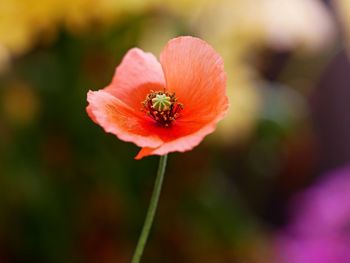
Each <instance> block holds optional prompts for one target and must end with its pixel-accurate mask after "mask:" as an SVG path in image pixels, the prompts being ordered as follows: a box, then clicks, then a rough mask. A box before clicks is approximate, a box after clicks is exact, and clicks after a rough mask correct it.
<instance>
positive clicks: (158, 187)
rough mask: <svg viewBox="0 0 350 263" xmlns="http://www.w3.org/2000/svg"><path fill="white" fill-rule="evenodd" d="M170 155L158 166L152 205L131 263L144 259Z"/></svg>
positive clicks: (163, 158) (161, 159)
mask: <svg viewBox="0 0 350 263" xmlns="http://www.w3.org/2000/svg"><path fill="white" fill-rule="evenodd" d="M167 158H168V155H163V156H161V157H160V160H159V166H158V172H157V177H156V181H155V183H154V188H153V193H152V196H151V201H150V205H149V207H148V211H147V215H146V219H145V223H144V224H143V228H142V232H141V235H140V237H139V241H138V242H137V246H136V249H135V252H134V255H133V257H132V261H131V263H139V262H140V260H141V257H142V253H143V250H144V248H145V245H146V242H147V239H148V235H149V232H150V230H151V227H152V223H153V219H154V215H155V213H156V210H157V206H158V201H159V196H160V192H161V189H162V183H163V179H164V173H165V167H166V162H167Z"/></svg>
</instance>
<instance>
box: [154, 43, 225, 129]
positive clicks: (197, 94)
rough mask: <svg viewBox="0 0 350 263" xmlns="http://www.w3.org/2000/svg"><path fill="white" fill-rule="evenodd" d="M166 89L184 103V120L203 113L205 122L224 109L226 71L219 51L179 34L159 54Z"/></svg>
mask: <svg viewBox="0 0 350 263" xmlns="http://www.w3.org/2000/svg"><path fill="white" fill-rule="evenodd" d="M160 63H161V64H162V67H163V71H164V75H165V79H166V85H167V89H168V90H169V91H170V92H175V93H176V96H177V98H178V101H179V102H181V103H183V104H184V110H183V112H182V113H183V114H182V115H183V116H186V119H187V120H190V119H194V120H195V119H197V116H205V117H206V119H207V122H210V121H212V120H214V119H215V118H216V116H217V115H218V114H220V113H221V112H222V111H224V110H225V109H226V108H227V97H226V74H225V72H224V64H223V61H222V59H221V57H220V55H219V54H218V53H216V51H215V50H214V49H213V48H212V47H211V46H209V44H207V43H206V42H204V41H203V40H201V39H199V38H194V37H189V36H188V37H178V38H175V39H172V40H171V41H169V42H168V44H167V45H166V46H165V48H164V50H163V51H162V53H161V56H160Z"/></svg>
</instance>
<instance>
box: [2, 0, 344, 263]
mask: <svg viewBox="0 0 350 263" xmlns="http://www.w3.org/2000/svg"><path fill="white" fill-rule="evenodd" d="M349 17H350V3H349V1H347V0H333V1H327V3H326V2H322V1H318V0H261V1H255V0H219V1H214V0H206V1H201V0H192V1H185V0H179V1H175V0H171V1H167V2H164V1H160V0H147V1H141V0H132V1H128V0H125V1H124V0H120V1H112V0H100V1H94V0H71V1H67V0H47V1H39V0H2V1H1V2H0V262H1V263H22V262H23V263H24V262H26V263H27V262H35V263H40V262H50V263H51V262H52V263H55V262H57V263H61V262H67V263H69V262H72V263H79V262H84V263H111V262H114V263H115V262H118V263H123V262H129V261H130V257H131V255H132V252H133V249H134V246H135V244H136V241H137V238H138V235H139V232H140V229H141V226H142V223H143V220H144V216H145V212H146V209H147V207H148V202H149V197H150V193H151V190H152V186H153V181H154V178H155V173H156V169H157V162H158V158H157V157H149V158H145V159H143V160H141V161H135V160H134V156H135V155H136V153H137V151H138V148H137V147H136V146H134V145H132V144H129V143H125V142H122V141H119V140H118V139H117V138H116V137H115V136H113V135H111V134H106V133H105V132H104V131H103V130H102V129H101V128H100V127H99V126H97V125H95V124H94V123H93V122H92V121H91V120H90V119H89V117H88V116H87V114H86V111H85V107H86V105H87V102H86V94H87V92H88V90H98V89H101V88H103V87H105V86H106V85H107V84H108V83H109V82H110V80H111V79H112V76H113V73H114V70H115V67H116V66H117V65H118V64H119V63H120V61H121V59H122V57H123V55H124V54H125V53H126V52H127V50H128V49H130V48H132V47H135V46H137V47H140V48H142V49H144V50H145V51H149V52H153V53H154V54H156V55H157V56H158V55H159V53H160V52H161V49H162V47H163V46H164V45H165V43H166V42H167V41H168V40H169V39H171V38H174V37H176V36H179V35H193V36H197V37H201V38H203V39H204V40H205V41H207V42H208V43H210V44H211V45H212V46H213V47H214V48H215V49H216V50H217V51H218V52H219V53H220V54H221V55H222V57H223V59H224V61H225V69H226V72H227V75H228V94H229V98H230V113H229V114H228V116H227V117H226V118H225V119H224V120H223V121H222V122H221V123H220V125H219V126H218V127H217V130H216V131H215V133H214V134H212V135H210V136H208V137H207V138H206V139H205V140H204V142H202V143H201V145H199V146H198V147H197V148H195V149H194V150H193V151H191V152H187V153H181V154H180V153H174V154H171V155H170V158H169V163H168V169H167V172H166V179H165V185H164V189H163V193H162V197H161V201H160V207H159V210H158V213H157V217H156V221H155V225H154V228H153V231H152V234H151V238H150V240H149V243H148V245H147V248H146V251H145V255H144V258H143V262H145V263H147V262H152V263H157V262H165V263H173V262H174V263H175V262H176V263H179V262H183V263H186V262H193V263H196V262H198V263H236V262H238V263H265V262H266V263H270V262H276V263H304V262H305V263H306V262H308V263H314V262H317V263H323V262H324V263H326V262H327V263H328V262H330V263H331V262H335V263H347V262H350V255H349V253H347V252H344V251H343V250H342V249H340V248H339V247H341V248H342V247H344V246H345V247H350V234H349V232H348V231H347V232H345V233H347V234H345V235H344V236H343V235H342V236H341V238H338V235H336V237H337V238H335V239H336V241H337V242H335V241H334V238H333V237H334V235H335V234H333V230H334V229H337V233H338V232H339V229H343V228H342V227H346V223H344V222H350V205H349V204H350V196H348V195H346V194H345V193H347V192H349V193H350V184H349V183H348V182H350V170H349V169H347V170H346V169H345V170H342V172H340V173H341V174H342V178H343V179H337V180H338V181H339V180H340V181H341V180H343V181H341V182H340V183H339V182H338V184H337V187H336V188H337V189H338V187H339V188H340V189H342V191H341V193H344V194H343V195H341V196H339V197H337V198H338V199H336V198H334V200H333V199H332V198H329V197H330V196H333V190H332V189H333V188H332V187H333V186H332V185H333V184H335V183H332V178H333V177H334V178H338V177H339V176H338V175H337V173H336V172H332V171H333V170H337V171H338V170H339V169H341V167H344V166H346V165H347V164H348V163H349V162H350V140H349V134H350V115H349V112H350V64H349V54H350V53H349V52H350V42H349V41H348V40H349V37H350V19H349ZM320 181H321V182H323V183H319V182H320ZM328 184H329V185H331V186H327V185H328ZM325 185H326V186H325ZM348 185H349V186H348ZM346 187H348V188H346ZM318 189H322V192H323V193H324V195H325V196H319V193H318V191H321V190H318ZM329 189H331V190H329ZM335 192H337V191H335ZM301 194H302V195H303V198H298V196H300V195H301ZM304 203H306V204H309V203H310V204H309V205H310V206H311V207H318V205H319V206H320V207H322V208H324V210H325V212H324V211H323V210H322V211H321V210H320V211H318V210H317V211H312V209H308V206H307V205H305V207H306V208H305V209H304V210H307V211H309V210H310V211H311V212H313V213H314V215H313V216H310V218H311V217H312V220H314V221H313V222H314V223H315V224H316V222H317V221H318V220H319V221H320V222H321V223H324V222H326V223H327V224H328V222H330V221H331V222H332V227H330V229H332V231H329V232H327V231H325V233H323V232H322V231H323V230H319V231H318V232H317V233H316V234H315V233H314V232H312V233H309V232H308V231H299V225H298V224H299V221H303V220H304V218H307V219H309V217H308V216H305V213H306V212H305V211H304V210H303V209H302V208H300V209H299V208H298V207H299V204H300V207H303V206H302V204H304ZM339 203H340V205H343V206H342V207H339V208H338V209H337V210H335V209H334V206H335V204H338V205H339ZM348 207H349V208H348ZM328 208H329V209H328ZM332 209H333V210H332ZM327 211H329V212H327ZM339 211H345V212H339ZM311 212H310V213H311ZM338 213H339V214H340V213H341V216H340V215H339V218H342V220H335V219H334V220H333V218H338V216H337V215H338ZM323 218H327V219H329V221H327V220H324V221H322V220H323ZM305 220H306V219H305ZM312 220H311V221H312ZM296 221H297V223H296ZM305 222H306V221H305ZM321 223H320V227H319V229H325V228H324V227H322V225H321ZM326 223H324V224H326ZM295 224H297V225H298V227H294V225H295ZM329 224H330V223H329ZM347 224H348V223H347ZM305 225H306V224H305ZM333 225H334V226H333ZM347 226H348V225H347ZM310 228H312V223H311V224H310ZM296 229H298V230H296ZM327 229H328V228H327ZM301 233H302V234H301ZM342 233H344V231H343V232H342ZM311 236H312V238H311ZM330 237H331V238H330ZM339 240H341V242H339ZM305 242H307V244H308V245H304V244H306V243H305ZM309 245H310V246H309ZM315 247H317V249H314V248H315ZM323 248H327V249H326V250H325V249H323ZM325 251H326V252H327V256H324V255H323V253H325ZM345 251H346V250H345ZM280 254H283V255H285V257H279V255H280Z"/></svg>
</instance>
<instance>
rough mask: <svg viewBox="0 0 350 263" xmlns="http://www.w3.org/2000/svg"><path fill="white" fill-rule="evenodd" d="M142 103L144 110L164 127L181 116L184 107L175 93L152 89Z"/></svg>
mask: <svg viewBox="0 0 350 263" xmlns="http://www.w3.org/2000/svg"><path fill="white" fill-rule="evenodd" d="M142 105H143V109H142V111H144V112H146V113H147V115H148V116H150V117H151V118H152V119H153V120H154V121H156V122H157V123H159V124H160V125H162V126H164V127H169V126H170V125H171V124H172V123H173V122H174V121H175V120H176V119H177V118H179V117H180V116H181V114H180V112H181V111H182V109H183V107H184V106H183V105H182V104H181V103H179V102H178V101H177V98H176V96H175V93H169V92H167V91H151V92H150V93H149V94H148V95H147V96H146V99H145V100H144V101H143V102H142Z"/></svg>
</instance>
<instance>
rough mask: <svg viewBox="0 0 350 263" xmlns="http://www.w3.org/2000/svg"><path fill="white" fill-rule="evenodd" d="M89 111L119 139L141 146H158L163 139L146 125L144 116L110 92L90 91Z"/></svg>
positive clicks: (98, 122) (107, 130)
mask: <svg viewBox="0 0 350 263" xmlns="http://www.w3.org/2000/svg"><path fill="white" fill-rule="evenodd" d="M87 100H88V102H89V105H88V107H87V112H88V114H89V116H90V117H91V119H92V120H93V121H94V122H96V123H97V124H99V125H100V126H102V127H103V129H104V130H105V131H106V132H108V133H112V134H114V135H116V136H117V137H118V138H119V139H121V140H123V141H127V142H133V143H135V144H136V145H138V146H140V147H151V148H154V147H158V146H160V145H161V144H162V143H163V141H162V140H161V139H160V138H159V137H158V136H157V134H155V133H150V132H149V130H148V129H147V126H146V127H145V126H144V123H145V121H144V119H143V116H141V115H140V113H139V112H137V111H135V110H134V109H133V108H131V107H129V106H128V105H126V104H125V103H123V102H122V101H121V100H119V99H118V98H116V97H114V96H112V95H111V94H110V93H108V92H106V91H104V90H100V91H89V92H88V95H87Z"/></svg>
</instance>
